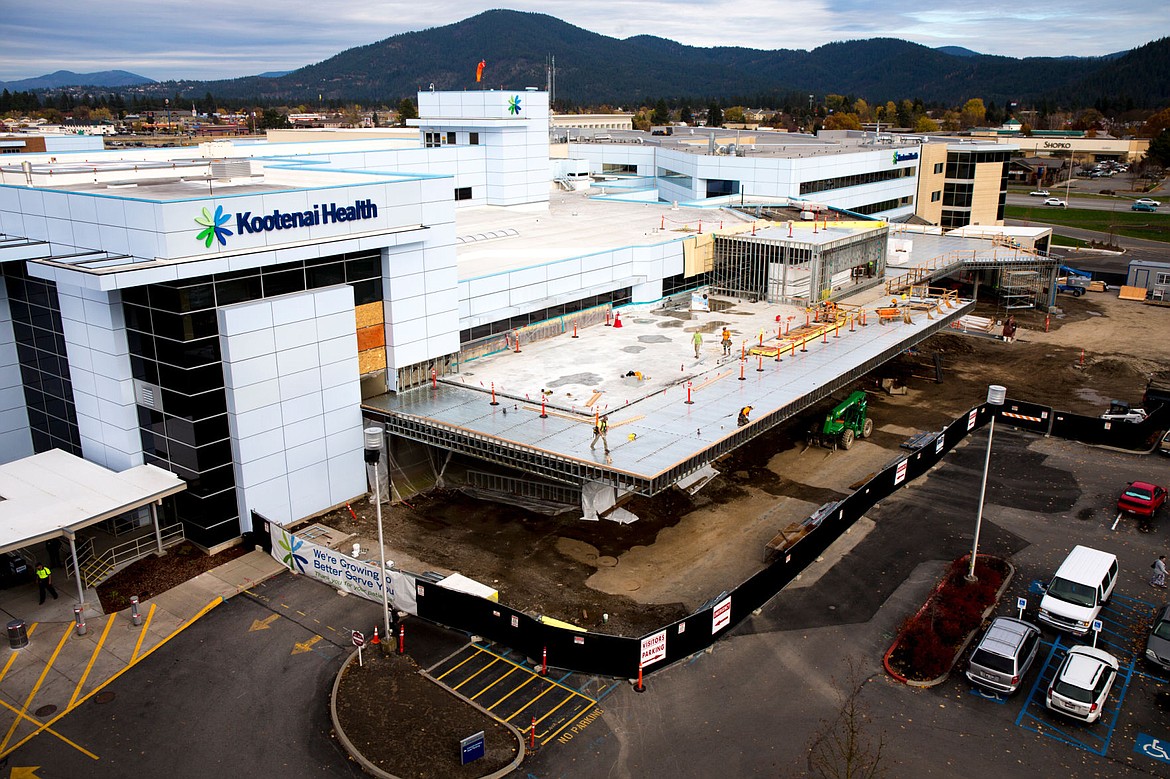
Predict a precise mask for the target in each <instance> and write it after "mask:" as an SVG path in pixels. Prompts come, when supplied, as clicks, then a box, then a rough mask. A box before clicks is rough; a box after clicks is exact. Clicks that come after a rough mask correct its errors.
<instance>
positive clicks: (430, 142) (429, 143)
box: [423, 132, 442, 149]
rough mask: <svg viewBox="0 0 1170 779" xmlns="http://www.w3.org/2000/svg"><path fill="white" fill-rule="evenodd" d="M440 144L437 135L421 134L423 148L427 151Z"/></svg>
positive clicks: (439, 138) (430, 133)
mask: <svg viewBox="0 0 1170 779" xmlns="http://www.w3.org/2000/svg"><path fill="white" fill-rule="evenodd" d="M441 142H442V140H441V136H440V135H439V133H432V132H425V133H423V146H425V147H426V148H428V149H433V148H435V147H436V146H439V145H440V143H441Z"/></svg>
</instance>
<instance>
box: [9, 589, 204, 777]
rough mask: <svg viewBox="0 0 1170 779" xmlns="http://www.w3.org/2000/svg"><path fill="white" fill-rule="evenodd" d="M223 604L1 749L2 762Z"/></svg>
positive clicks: (189, 622) (197, 616) (200, 614)
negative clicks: (5, 748)
mask: <svg viewBox="0 0 1170 779" xmlns="http://www.w3.org/2000/svg"><path fill="white" fill-rule="evenodd" d="M223 602H224V600H223V597H222V596H217V597H216V598H215V599H214V600H212V601H211V602H210V603H208V604H207V605H206V606H204V607H203V608H201V609H199V611H198V612H196V613H195V616H193V617H191V618H190V619H189V620H187V621H186V622H183V623H182V624H180V625H179V626H178V627H177V628H175V629H174V630H173V631H171V633H170V635H168V636H167V637H166V638H164V639H163V640H162V641H159V642H158V643H157V644H155V645H154V646H152V647H151V648H150V649H147V650H146V651H145V652H143V653H142V656H141V657H139V658H137V659H136V660H131V661H130V662H129V663H127V664H126V666H125V667H124V668H122V669H121V670H120V671H118V672H117V673H115V674H114V675H112V676H111V677H110V678H109V679H106V680H105V681H104V682H102V683H101V684H99V685H98V686H96V687H94V688H93V689H92V690H90V691H89V692H88V693H86V694H85V695H84V696H82V698H81V699H80V700H78V701H77V703H76V704H75V705H73V706H69V707H67V708H65V709H63V710H62V711H60V712H59V713H58V714H57V716H55V717H53V718H52V719H51V720H49V721H48V722H46V723H44V724H42V725H41V726H40V727H39V728H37V729H36V730H34V731H33V732H32V733H29V734H28V735H27V736H25V737H24V738H22V739H21V740H20V741H17V742H16V743H15V744H13V745H12V746H10V747H8V749H7V750H4V749H3V748H2V747H0V761H2V760H3V759H4V758H6V757H8V756H9V755H11V754H12V753H13V752H15V751H16V750H18V749H20V748H21V747H22V746H24V745H25V744H27V743H28V742H29V741H31V740H32V739H34V738H36V737H37V736H38V735H40V733H41V732H42V731H44V730H48V729H49V728H50V727H52V726H53V725H56V724H57V722H59V721H60V720H61V719H63V718H64V717H65V716H66V715H67V714H69V712H71V711H73V710H74V709H75V708H77V707H78V706H81V705H83V704H84V703H85V702H86V701H88V700H89V699H90V698H92V697H93V696H95V695H97V694H98V693H99V692H101V691H102V690H104V689H105V688H106V687H108V686H109V685H111V684H113V682H114V680H115V679H118V678H119V677H120V676H121V675H122V674H124V673H126V672H127V671H129V670H130V669H131V668H133V667H134V666H135V665H137V664H138V663H140V662H142V661H143V660H145V659H146V658H148V657H150V656H151V654H153V653H154V652H155V650H157V649H159V648H161V647H162V646H163V645H164V644H166V643H168V642H169V641H170V640H171V639H173V638H174V637H175V636H177V635H179V634H180V633H182V632H183V631H184V630H186V629H187V628H189V627H191V626H192V625H194V624H195V623H196V622H198V621H199V620H200V619H202V618H203V616H204V615H205V614H207V612H209V611H211V610H212V609H214V608H215V607H216V606H218V605H220V604H221V603H223ZM72 628H73V623H72V622H70V623H69V629H72ZM29 632H30V633H31V632H32V631H29ZM66 635H68V632H67V633H66Z"/></svg>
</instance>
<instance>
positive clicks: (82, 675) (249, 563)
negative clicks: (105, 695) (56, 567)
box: [0, 550, 286, 759]
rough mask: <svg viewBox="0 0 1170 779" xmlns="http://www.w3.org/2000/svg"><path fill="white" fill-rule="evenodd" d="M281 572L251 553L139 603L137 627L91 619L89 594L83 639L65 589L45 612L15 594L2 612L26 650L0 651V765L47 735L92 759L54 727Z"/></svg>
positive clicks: (128, 619) (122, 617)
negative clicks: (20, 632) (23, 632)
mask: <svg viewBox="0 0 1170 779" xmlns="http://www.w3.org/2000/svg"><path fill="white" fill-rule="evenodd" d="M284 570H286V569H285V568H284V566H282V565H281V564H280V563H278V562H277V561H276V560H274V559H273V558H272V557H271V556H269V555H267V554H265V553H264V552H262V551H259V550H257V551H253V552H249V553H248V554H246V555H244V556H242V557H238V558H236V559H235V560H232V561H231V562H228V563H225V564H224V565H221V566H220V567H218V568H215V569H212V570H210V571H207V572H206V573H203V574H200V575H199V576H196V577H195V578H194V579H191V580H189V581H186V582H184V583H182V584H180V585H179V586H177V587H174V588H172V589H170V590H167V591H166V592H164V593H162V594H160V595H158V596H156V597H154V598H151V599H150V600H148V601H146V602H144V603H142V604H141V605H140V607H139V613H140V622H141V624H140V625H137V626H136V625H134V624H133V619H132V616H131V613H130V611H129V610H125V611H120V612H117V613H114V614H99V613H96V612H95V611H92V610H91V609H92V608H93V607H96V605H97V595H96V593H94V592H93V591H92V590H89V591H87V593H86V607H87V608H86V610H85V611H84V612H83V619H84V622H85V629H86V632H85V635H77V630H76V627H75V623H74V619H73V614H74V607H75V606H76V605H77V603H78V601H77V598H76V593H75V592H74V593H73V594H72V595H71V594H70V589H69V588H68V585H66V586H65V587H60V586H58V588H57V591H58V593H59V595H60V597H59V598H58V599H57V600H49V601H48V602H46V603H45V604H44V605H43V606H41V605H37V604H36V603H35V599H36V588H35V586H34V587H32V588H31V589H29V591H28V592H27V593H26V592H20V593H13V595H12V597H9V598H6V601H7V603H6V607H5V610H6V611H8V612H9V613H10V614H12V613H19V614H20V618H22V619H25V620H26V621H27V625H28V634H29V643H28V646H26V647H24V648H23V649H17V650H14V649H11V648H8V647H7V646H6V647H5V648H4V649H0V664H2V665H0V733H2V734H3V735H2V736H0V759H3V758H4V757H6V756H7V755H9V754H10V753H11V752H12V751H13V750H15V749H16V748H17V747H19V746H20V745H21V744H23V743H24V742H25V741H27V740H29V739H30V738H32V737H33V736H35V735H36V734H38V733H40V732H42V731H44V730H48V732H49V733H51V734H52V735H54V736H56V737H57V738H61V739H62V740H63V741H66V742H67V743H69V744H70V745H71V746H73V747H74V748H76V749H78V750H79V751H81V752H82V753H85V754H89V755H90V756H91V757H92V755H91V754H90V753H89V752H88V751H87V750H86V749H85V748H84V747H83V746H80V745H77V744H73V743H72V742H68V740H67V739H64V737H62V736H59V735H57V734H56V733H55V732H54V731H53V730H52V727H51V726H52V724H53V723H54V722H56V721H57V720H59V719H61V718H62V717H64V716H65V715H66V714H68V713H69V712H70V711H71V710H72V709H74V708H76V707H77V706H80V705H81V704H82V703H84V702H85V701H86V700H87V699H89V698H90V697H92V696H94V695H95V694H96V693H98V692H99V691H100V690H101V689H102V688H103V687H105V686H106V685H107V684H108V683H109V682H111V681H113V680H114V679H115V678H117V677H118V676H120V675H121V674H122V673H123V672H125V671H126V670H128V669H129V668H131V667H132V666H134V665H136V664H137V663H139V662H141V661H142V660H144V659H145V658H146V657H147V656H148V655H150V653H151V652H153V651H154V650H155V649H157V648H158V647H160V646H162V645H163V644H165V643H166V642H167V641H169V640H170V639H172V638H174V637H175V636H176V635H178V634H179V633H180V632H181V631H182V630H184V629H185V628H187V627H188V626H189V625H191V624H192V623H194V622H195V621H196V620H198V619H199V618H200V617H202V616H203V615H204V614H206V613H207V612H209V611H211V609H213V608H215V607H216V606H218V605H219V604H220V603H223V601H225V600H226V599H228V598H231V597H233V596H235V595H238V594H240V593H241V592H243V591H245V590H247V589H248V588H250V587H252V586H254V585H255V584H257V583H259V582H262V581H264V580H266V579H270V578H272V577H273V576H276V575H277V574H279V573H280V572H281V571H284ZM91 595H92V601H91V600H90V597H91ZM25 600H28V601H29V602H28V603H27V604H25V603H24V601H25ZM24 615H28V616H24ZM6 644H7V642H6Z"/></svg>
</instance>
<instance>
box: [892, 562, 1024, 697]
mask: <svg viewBox="0 0 1170 779" xmlns="http://www.w3.org/2000/svg"><path fill="white" fill-rule="evenodd" d="M970 559H971V558H970V556H969V555H965V556H963V557H961V558H959V559H958V560H955V561H954V562H953V563H951V567H950V569H949V570H948V571H947V573H946V576H944V577H943V580H942V581H941V582H940V583H939V586H938V587H936V588H935V590H934V591H933V592H932V593H931V595H930V597H929V598H928V599H927V601H926V603H925V604H924V605H923V606H922V608H921V609H920V610H919V611H918V613H917V614H915V615H914V616H912V617H910V618H909V619H907V620H906V622H905V623H904V624H903V625H902V629H901V630H900V631H899V632H898V638H897V640H896V641H895V643H894V646H893V648H892V649H891V651H890V652H889V654H888V657H887V659H886V661H887V663H888V667H889V668H890V669H891V670H892V671H896V672H897V674H898V675H900V676H902V677H905V679H909V680H911V681H917V682H927V681H932V680H935V679H938V678H939V677H940V676H942V675H943V674H946V673H947V672H948V671H949V670H950V669H951V666H952V665H953V664H954V662H955V656H956V655H957V654H958V652H959V648H960V647H961V646H962V645H963V643H964V642H965V641H966V640H967V638H968V637H969V636H970V635H971V634H972V633H973V632H974V631H975V630H976V629H978V628H979V626H980V625H981V624H982V623H983V613H984V612H985V611H986V610H987V608H988V607H989V606H993V605H994V604H995V601H996V597H997V594H998V592H999V588H1000V586H1001V585H1002V584H1003V583H1004V580H1005V579H1006V578H1007V576H1008V573H1009V572H1010V570H1011V569H1010V568H1009V567H1008V565H1007V563H1006V562H1005V561H1003V560H1001V559H999V558H997V557H988V556H984V555H980V556H979V557H978V559H977V560H976V562H975V576H976V578H977V581H974V582H969V581H967V579H966V576H967V569H968V566H969V565H970Z"/></svg>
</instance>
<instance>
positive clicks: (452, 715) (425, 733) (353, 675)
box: [337, 647, 519, 779]
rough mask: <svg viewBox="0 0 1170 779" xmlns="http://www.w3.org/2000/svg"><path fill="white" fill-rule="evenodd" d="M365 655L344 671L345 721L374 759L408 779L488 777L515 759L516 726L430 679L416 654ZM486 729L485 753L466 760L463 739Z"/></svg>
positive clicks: (341, 710)
mask: <svg viewBox="0 0 1170 779" xmlns="http://www.w3.org/2000/svg"><path fill="white" fill-rule="evenodd" d="M363 655H364V659H363V665H361V666H359V665H358V664H357V663H356V662H354V663H351V664H350V665H349V666H348V667H347V668H346V669H345V671H344V672H343V674H342V677H341V684H340V686H339V687H338V690H337V721H338V723H339V724H340V725H341V729H342V731H344V732H345V736H346V738H348V739H349V741H350V743H351V744H353V745H354V747H355V748H356V749H357V750H358V752H360V753H361V755H362V756H363V757H364V758H365V759H366V760H369V761H370V762H371V763H373V764H374V765H376V766H377V767H378V768H381V769H382V770H383V771H386V772H387V773H390V774H392V775H394V776H398V777H402V779H445V777H480V776H487V775H489V774H491V773H493V772H495V771H499V770H500V769H502V768H504V767H505V766H507V765H508V764H509V763H511V762H512V760H513V759H515V757H516V753H517V752H518V751H519V745H518V744H517V743H516V736H515V735H513V734H512V732H511V731H509V730H508V729H507V728H506V727H504V726H503V725H501V724H500V723H499V722H498V721H496V720H495V719H493V718H492V717H489V716H488V715H486V714H484V713H483V712H481V711H480V710H479V709H476V708H474V707H472V706H468V705H467V704H465V703H463V702H461V701H459V700H458V699H457V698H456V697H455V696H454V695H452V694H451V693H449V692H447V691H446V690H445V689H443V688H442V687H440V686H439V685H437V684H435V683H434V682H431V681H429V680H427V679H424V678H423V677H422V676H420V675H419V673H418V667H417V666H416V665H415V664H414V661H413V660H412V659H411V658H410V657H408V656H405V655H394V654H391V655H388V656H386V655H383V654H382V652H379V651H378V650H377V649H375V648H374V647H367V649H366V651H365V652H363ZM372 701H383V702H394V705H385V704H384V705H376V704H375V705H371V702H372ZM481 730H482V731H483V732H484V756H483V757H482V758H480V759H478V760H476V761H474V762H471V763H468V764H466V765H462V764H460V760H459V757H460V756H459V749H458V744H459V740H460V739H462V738H466V737H467V736H469V735H471V734H473V733H478V732H479V731H481ZM436 744H443V745H446V746H447V748H445V749H436V748H435V745H436ZM452 747H454V748H452Z"/></svg>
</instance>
